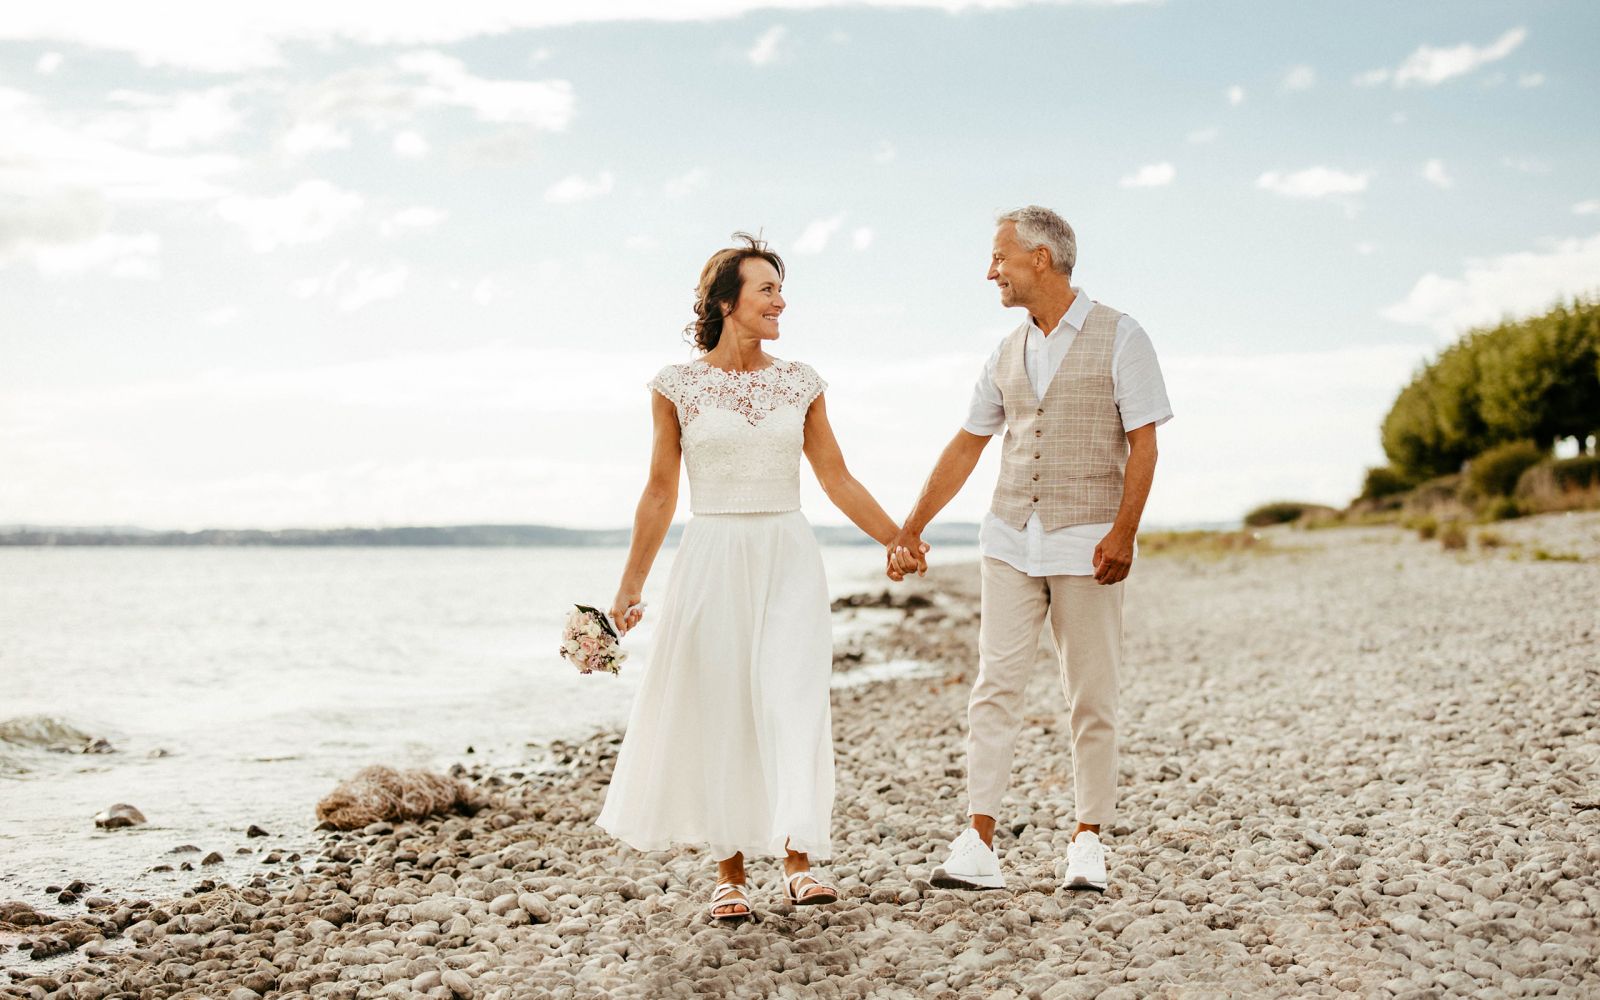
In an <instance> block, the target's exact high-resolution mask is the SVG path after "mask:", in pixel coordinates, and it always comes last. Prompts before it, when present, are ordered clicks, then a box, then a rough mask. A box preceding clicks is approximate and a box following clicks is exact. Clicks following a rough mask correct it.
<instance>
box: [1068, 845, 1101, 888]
mask: <svg viewBox="0 0 1600 1000" xmlns="http://www.w3.org/2000/svg"><path fill="white" fill-rule="evenodd" d="M1063 885H1064V886H1065V887H1066V888H1068V889H1093V890H1094V891H1095V892H1105V891H1106V849H1105V846H1104V845H1102V844H1101V843H1100V836H1099V835H1098V834H1096V833H1095V832H1094V831H1093V830H1085V831H1083V832H1082V833H1080V834H1078V835H1077V836H1076V837H1073V838H1072V843H1070V844H1068V845H1067V877H1066V881H1065V882H1064V883H1063Z"/></svg>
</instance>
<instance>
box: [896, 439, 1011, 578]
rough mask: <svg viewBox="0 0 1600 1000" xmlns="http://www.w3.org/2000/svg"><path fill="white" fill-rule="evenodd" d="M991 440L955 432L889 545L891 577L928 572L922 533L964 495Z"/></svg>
mask: <svg viewBox="0 0 1600 1000" xmlns="http://www.w3.org/2000/svg"><path fill="white" fill-rule="evenodd" d="M992 436H993V435H989V434H984V435H978V434H973V433H972V432H971V431H968V430H966V429H962V430H959V431H956V436H955V437H953V438H951V439H950V443H949V444H947V445H945V446H944V452H943V453H942V454H941V455H940V456H939V461H938V462H937V463H935V464H934V466H933V472H931V473H929V474H928V481H927V482H926V483H923V484H922V492H921V493H920V494H918V496H917V502H916V505H915V506H913V507H912V508H911V513H910V515H908V516H907V517H906V520H905V524H904V525H903V526H902V527H901V529H900V534H898V535H896V536H895V538H894V540H893V541H891V542H890V543H889V575H890V576H892V577H895V578H896V579H898V578H899V576H898V575H897V572H898V573H899V574H905V573H910V572H912V571H915V572H917V573H926V572H927V571H928V560H927V556H926V555H925V553H926V552H927V548H926V546H924V545H923V543H922V530H923V529H924V528H926V527H927V526H928V522H930V521H932V520H933V519H934V517H936V516H937V515H938V513H939V512H940V511H941V510H943V509H944V506H945V504H947V503H949V502H950V501H951V500H952V499H953V498H954V497H955V495H956V494H957V493H960V492H961V487H962V486H964V485H966V482H967V477H968V476H970V475H972V470H973V469H974V468H975V467H976V466H977V464H978V459H979V458H980V457H982V456H983V449H984V447H985V446H986V445H988V443H989V439H990V438H991V437H992Z"/></svg>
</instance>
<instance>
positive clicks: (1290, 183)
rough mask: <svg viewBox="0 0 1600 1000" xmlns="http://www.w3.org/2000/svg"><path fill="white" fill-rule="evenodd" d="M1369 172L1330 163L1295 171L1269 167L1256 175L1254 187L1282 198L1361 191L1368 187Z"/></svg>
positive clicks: (1322, 195)
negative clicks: (1353, 170) (1329, 164)
mask: <svg viewBox="0 0 1600 1000" xmlns="http://www.w3.org/2000/svg"><path fill="white" fill-rule="evenodd" d="M1371 177H1372V174H1371V173H1370V172H1366V171H1363V172H1361V173H1358V174H1354V173H1348V172H1346V171H1343V170H1334V169H1333V168H1331V167H1308V168H1307V169H1305V170H1297V171H1295V172H1294V173H1283V172H1281V171H1278V170H1269V171H1267V172H1266V173H1264V174H1262V175H1261V176H1260V177H1259V178H1257V179H1256V187H1258V188H1260V189H1262V190H1263V191H1271V192H1272V193H1274V194H1280V195H1283V196H1284V197H1285V198H1326V197H1328V196H1329V195H1342V194H1360V193H1361V192H1363V191H1365V190H1366V189H1367V181H1368V180H1370V179H1371Z"/></svg>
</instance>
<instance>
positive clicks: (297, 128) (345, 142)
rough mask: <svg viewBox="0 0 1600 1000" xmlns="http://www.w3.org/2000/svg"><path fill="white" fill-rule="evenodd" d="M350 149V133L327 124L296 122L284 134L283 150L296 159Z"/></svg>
mask: <svg viewBox="0 0 1600 1000" xmlns="http://www.w3.org/2000/svg"><path fill="white" fill-rule="evenodd" d="M348 148H350V133H349V132H346V131H345V130H344V129H342V128H339V127H338V126H337V125H333V124H331V123H329V122H322V121H302V122H297V123H295V125H294V126H293V127H292V128H290V129H289V131H288V132H286V133H284V136H283V149H284V152H286V153H288V154H289V155H290V156H291V157H294V158H296V159H298V158H300V157H303V156H306V155H308V154H310V153H318V152H322V151H324V150H330V149H348Z"/></svg>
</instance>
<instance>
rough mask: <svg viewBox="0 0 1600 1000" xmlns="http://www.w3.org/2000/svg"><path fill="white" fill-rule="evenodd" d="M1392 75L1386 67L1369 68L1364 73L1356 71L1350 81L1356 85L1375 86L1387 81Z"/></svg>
mask: <svg viewBox="0 0 1600 1000" xmlns="http://www.w3.org/2000/svg"><path fill="white" fill-rule="evenodd" d="M1393 75H1394V74H1393V73H1390V72H1389V71H1388V70H1386V69H1369V70H1367V71H1366V72H1365V73H1358V74H1357V75H1356V76H1355V78H1354V79H1352V80H1351V81H1350V82H1351V83H1353V84H1355V85H1356V86H1357V87H1376V86H1379V85H1380V84H1385V83H1388V82H1389V78H1390V77H1391V76H1393Z"/></svg>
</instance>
